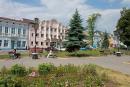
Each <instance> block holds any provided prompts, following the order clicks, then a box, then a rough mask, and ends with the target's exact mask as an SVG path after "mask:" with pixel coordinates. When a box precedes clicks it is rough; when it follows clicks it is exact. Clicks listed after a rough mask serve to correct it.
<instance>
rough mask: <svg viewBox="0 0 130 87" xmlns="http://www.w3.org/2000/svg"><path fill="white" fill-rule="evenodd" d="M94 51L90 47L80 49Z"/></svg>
mask: <svg viewBox="0 0 130 87" xmlns="http://www.w3.org/2000/svg"><path fill="white" fill-rule="evenodd" d="M92 49H93V48H91V47H89V46H87V47H82V48H80V50H92Z"/></svg>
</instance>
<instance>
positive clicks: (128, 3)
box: [122, 0, 130, 5]
mask: <svg viewBox="0 0 130 87" xmlns="http://www.w3.org/2000/svg"><path fill="white" fill-rule="evenodd" d="M122 4H126V5H130V0H122Z"/></svg>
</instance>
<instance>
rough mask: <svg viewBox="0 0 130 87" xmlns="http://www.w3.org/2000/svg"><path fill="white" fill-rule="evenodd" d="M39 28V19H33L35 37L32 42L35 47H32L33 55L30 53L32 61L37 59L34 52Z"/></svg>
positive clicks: (36, 54)
mask: <svg viewBox="0 0 130 87" xmlns="http://www.w3.org/2000/svg"><path fill="white" fill-rule="evenodd" d="M38 27H39V19H38V18H35V19H34V32H35V37H34V42H35V46H34V53H32V59H38V53H37V51H36V45H37V44H36V43H37V40H36V38H37V29H38Z"/></svg>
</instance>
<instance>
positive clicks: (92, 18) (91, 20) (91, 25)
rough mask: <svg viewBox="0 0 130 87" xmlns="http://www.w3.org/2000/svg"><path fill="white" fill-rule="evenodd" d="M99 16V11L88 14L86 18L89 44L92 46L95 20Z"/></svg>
mask: <svg viewBox="0 0 130 87" xmlns="http://www.w3.org/2000/svg"><path fill="white" fill-rule="evenodd" d="M99 16H101V15H100V14H99V13H94V14H92V15H90V17H89V18H88V20H87V22H88V26H87V28H88V34H89V40H90V44H91V45H92V46H93V42H94V41H93V37H94V29H95V24H96V20H97V18H98V17H99Z"/></svg>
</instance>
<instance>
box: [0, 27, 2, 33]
mask: <svg viewBox="0 0 130 87" xmlns="http://www.w3.org/2000/svg"><path fill="white" fill-rule="evenodd" d="M0 34H2V26H0Z"/></svg>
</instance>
